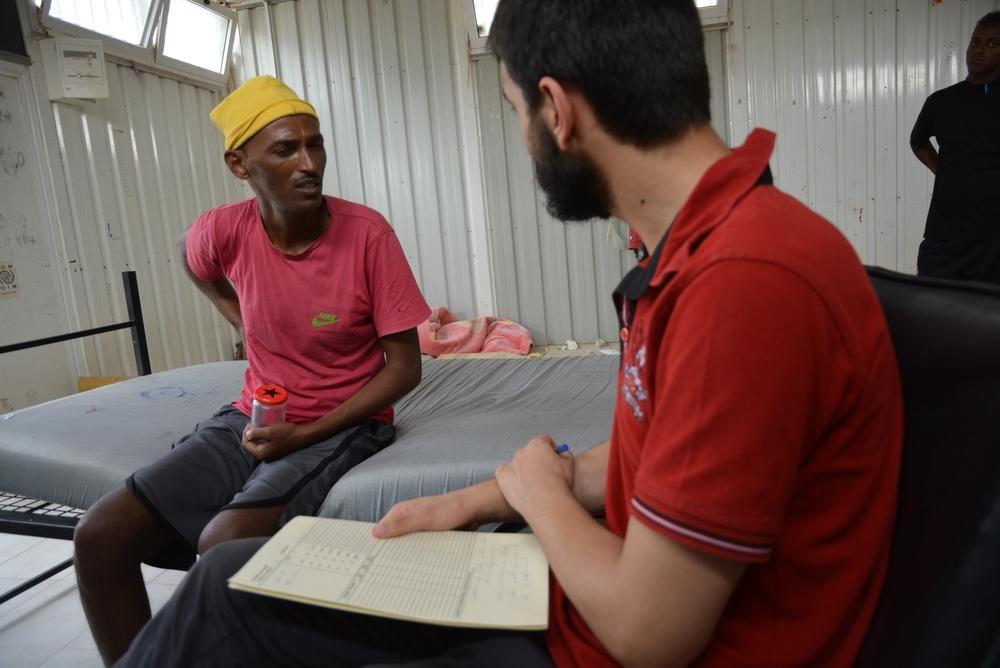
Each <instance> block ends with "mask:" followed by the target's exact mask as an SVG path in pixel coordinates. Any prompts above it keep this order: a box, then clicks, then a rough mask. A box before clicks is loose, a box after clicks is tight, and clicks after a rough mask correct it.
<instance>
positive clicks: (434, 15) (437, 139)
mask: <svg viewBox="0 0 1000 668" xmlns="http://www.w3.org/2000/svg"><path fill="white" fill-rule="evenodd" d="M461 11H462V5H461V3H460V2H454V1H449V0H420V1H419V2H384V1H382V0H298V1H296V2H286V3H281V4H277V5H273V6H270V7H260V8H256V9H252V10H247V11H242V12H240V19H239V21H240V30H241V34H240V53H239V55H238V63H239V71H238V73H237V74H238V77H239V78H240V79H241V80H242V79H245V78H247V77H250V76H254V75H257V74H274V75H277V76H279V77H281V78H282V79H283V80H284V81H285V82H286V83H288V84H289V85H290V86H292V87H293V88H294V89H295V90H296V91H298V92H299V93H300V94H302V95H303V96H304V97H305V98H306V99H308V100H309V101H310V102H311V103H312V104H313V105H314V106H315V107H316V111H317V113H318V114H319V117H320V125H321V127H322V128H323V130H324V135H325V138H326V140H327V155H328V162H327V170H326V174H325V177H324V184H325V190H326V191H327V192H329V193H331V194H334V195H337V196H340V197H344V198H346V199H350V200H353V201H358V202H363V203H364V204H367V205H368V206H371V207H373V208H375V209H377V210H378V211H380V212H382V213H383V214H384V215H385V216H386V218H387V219H388V220H389V222H390V223H391V224H392V226H393V227H394V228H395V230H396V234H397V236H398V237H399V240H400V242H401V243H402V245H403V249H404V250H405V252H406V256H407V258H408V260H409V262H410V266H411V267H412V269H413V273H414V275H415V276H416V277H417V280H418V282H419V283H420V286H421V288H422V290H423V292H424V295H425V297H426V298H427V300H428V301H429V302H431V303H432V304H433V305H447V306H448V307H449V308H451V309H452V310H453V311H455V312H456V313H458V314H460V315H463V316H471V315H475V314H476V313H477V297H479V296H477V294H476V281H475V276H474V272H473V267H472V262H473V250H472V246H471V243H470V230H469V225H470V223H469V215H468V212H467V206H466V195H467V191H468V187H469V185H468V183H467V182H466V176H465V171H464V167H463V165H464V161H465V160H466V159H467V156H466V155H465V154H464V153H463V152H464V151H465V147H464V146H463V145H462V125H461V123H462V121H461V118H460V106H461V99H460V98H461V92H462V91H461V90H459V86H461V85H466V86H468V85H471V84H470V83H469V82H468V77H467V70H466V65H467V64H466V63H463V62H456V60H455V58H454V57H453V54H454V53H455V52H456V51H458V50H459V49H458V48H456V47H460V46H461V44H458V45H456V40H462V39H463V36H462V35H459V34H456V33H455V31H454V30H452V25H453V24H455V23H459V22H457V21H456V20H455V18H456V17H454V16H453V13H454V12H461ZM268 45H273V53H274V56H273V59H271V57H269V56H267V54H266V52H267V51H268V49H269V48H270V47H269V46H268Z"/></svg>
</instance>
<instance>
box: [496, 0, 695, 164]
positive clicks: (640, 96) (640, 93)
mask: <svg viewBox="0 0 1000 668" xmlns="http://www.w3.org/2000/svg"><path fill="white" fill-rule="evenodd" d="M489 45H490V47H491V48H492V49H493V51H494V53H496V55H497V57H498V58H499V59H500V60H501V61H502V62H503V63H504V65H505V66H506V67H507V72H508V73H509V74H510V76H511V78H512V79H513V80H514V82H515V83H517V85H518V86H520V87H521V89H522V91H523V93H524V97H525V100H526V101H527V103H528V107H529V109H530V110H531V111H532V112H534V111H536V110H537V109H538V106H539V104H540V103H541V92H540V91H539V90H538V81H539V80H540V79H541V78H542V77H544V76H550V77H552V78H554V79H556V80H557V81H559V82H560V83H565V84H571V85H573V86H575V87H576V88H577V89H579V90H580V92H581V93H582V94H583V95H584V96H585V97H586V98H587V100H588V101H589V102H590V104H591V105H592V106H593V108H594V111H595V113H596V114H597V118H598V119H599V120H600V122H601V124H602V125H603V126H604V128H605V129H606V130H607V131H608V132H609V133H611V134H612V135H614V136H615V137H617V138H618V139H620V140H622V141H626V142H629V143H631V144H634V145H636V146H638V147H640V148H649V147H652V146H657V145H661V144H665V143H668V142H670V141H672V140H674V139H676V138H677V137H679V136H680V135H681V134H682V133H683V132H684V131H685V130H687V129H688V128H689V127H691V126H693V125H701V124H704V123H708V122H709V121H710V120H711V116H712V115H711V111H710V108H709V96H710V93H709V83H708V66H707V65H706V63H705V42H704V36H703V35H702V27H701V18H700V16H699V14H698V10H697V8H696V7H695V5H694V0H501V1H500V4H499V6H498V7H497V10H496V14H495V16H494V19H493V24H492V26H491V28H490V37H489Z"/></svg>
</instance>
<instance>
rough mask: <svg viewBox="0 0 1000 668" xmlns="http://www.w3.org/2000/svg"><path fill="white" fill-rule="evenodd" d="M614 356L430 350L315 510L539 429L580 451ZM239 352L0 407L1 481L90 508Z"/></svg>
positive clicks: (374, 504) (441, 479)
mask: <svg viewBox="0 0 1000 668" xmlns="http://www.w3.org/2000/svg"><path fill="white" fill-rule="evenodd" d="M618 359H619V358H618V357H616V356H604V355H598V356H592V357H564V358H542V359H538V360H532V359H461V360H427V361H425V362H424V374H423V382H422V383H421V384H420V386H419V387H418V388H417V389H416V390H414V391H413V392H411V393H410V394H409V395H408V396H407V397H405V398H404V399H402V400H401V401H400V402H399V403H398V404H397V418H396V423H397V427H398V434H397V439H396V442H395V443H394V444H393V445H392V446H390V447H389V448H387V449H386V450H384V451H382V452H381V453H379V454H378V455H376V456H374V457H372V458H371V459H369V460H368V461H366V462H364V463H362V464H361V465H359V466H357V467H356V468H355V469H353V470H352V471H351V472H349V473H348V474H347V475H346V476H344V477H343V478H342V479H341V480H340V482H338V483H337V484H336V485H335V486H334V488H333V489H332V490H331V491H330V494H329V496H328V497H327V499H326V501H325V502H324V503H323V505H322V507H321V509H320V512H319V514H321V515H330V516H337V517H345V518H349V519H360V520H369V521H374V520H376V519H378V518H379V517H381V516H382V515H383V514H385V512H386V511H387V510H388V509H389V508H390V507H392V505H393V504H394V503H395V502H397V501H400V500H403V499H408V498H413V497H416V496H423V495H427V494H436V493H440V492H443V491H447V490H451V489H457V488H460V487H464V486H467V485H469V484H472V483H475V482H478V481H480V480H483V479H486V478H489V477H491V476H492V474H493V469H494V468H495V467H496V464H498V463H500V462H503V461H506V460H507V459H509V458H510V456H511V454H513V452H514V451H515V450H516V449H517V448H518V447H520V446H521V445H522V444H523V443H524V442H525V441H527V440H528V439H529V438H531V437H532V436H534V435H536V434H539V433H543V432H547V433H550V434H552V435H553V437H554V438H555V439H556V440H558V441H566V442H568V443H570V444H571V445H572V446H573V447H574V450H576V451H582V450H584V449H586V448H588V447H590V446H592V445H594V444H596V443H598V442H600V441H602V440H604V439H606V438H607V437H608V435H609V433H610V428H611V416H612V410H613V407H614V392H615V375H616V372H617V368H618ZM244 368H245V363H244V362H218V363H213V364H202V365H198V366H193V367H186V368H182V369H175V370H172V371H166V372H162V373H157V374H153V375H151V376H145V377H141V378H136V379H133V380H129V381H125V382H122V383H118V384H115V385H110V386H107V387H102V388H99V389H96V390H91V391H90V392H84V393H81V394H77V395H73V396H70V397H66V398H64V399H59V400H57V401H52V402H49V403H46V404H41V405H39V406H33V407H31V408H26V409H23V410H19V411H15V412H13V413H8V414H6V415H2V416H0V490H4V491H9V492H15V493H17V494H20V495H23V496H29V497H32V498H38V499H45V500H48V501H53V502H57V503H61V504H65V505H69V506H74V507H78V508H88V507H89V506H90V505H92V504H93V503H94V502H95V501H96V500H97V499H98V498H100V497H101V496H102V495H103V494H105V493H106V492H108V491H110V490H111V489H113V488H114V487H116V486H118V485H121V484H122V482H123V481H124V480H125V478H126V477H128V475H129V474H130V473H132V471H134V470H135V469H136V468H138V467H140V466H143V465H144V464H146V463H148V462H150V461H153V460H154V459H156V458H157V457H159V456H161V455H163V454H164V453H165V452H167V451H168V450H169V449H170V444H171V443H172V442H173V441H174V440H176V439H177V438H179V437H180V436H183V435H184V434H186V433H188V432H190V431H191V429H192V428H193V427H194V426H195V424H196V423H197V422H198V420H200V419H203V418H205V417H207V416H208V415H210V414H212V413H213V412H214V411H215V410H217V409H218V408H220V407H221V406H223V405H224V404H226V403H229V402H231V401H233V400H234V399H235V398H237V397H238V395H239V390H240V387H241V384H242V376H243V370H244Z"/></svg>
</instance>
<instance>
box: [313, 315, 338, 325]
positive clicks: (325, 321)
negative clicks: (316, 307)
mask: <svg viewBox="0 0 1000 668" xmlns="http://www.w3.org/2000/svg"><path fill="white" fill-rule="evenodd" d="M337 320H338V318H337V316H335V315H334V314H332V313H317V314H316V316H315V317H314V318H313V322H312V325H313V327H329V326H330V325H332V324H334V323H335V322H337Z"/></svg>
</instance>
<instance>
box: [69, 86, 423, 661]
mask: <svg viewBox="0 0 1000 668" xmlns="http://www.w3.org/2000/svg"><path fill="white" fill-rule="evenodd" d="M211 117H212V121H213V122H214V123H215V124H216V125H217V126H218V128H219V130H220V131H221V132H222V133H223V135H224V136H225V149H226V151H225V162H226V165H227V167H228V168H229V170H230V171H231V172H232V173H233V175H235V176H236V177H237V178H239V179H242V180H244V181H246V182H247V183H249V185H250V187H251V188H252V189H253V191H254V194H255V195H256V196H255V197H253V198H250V199H248V200H245V201H243V202H237V203H235V204H228V205H225V206H221V207H218V208H216V209H212V210H210V211H207V212H205V213H203V214H202V215H201V216H199V217H198V219H197V221H195V223H194V225H192V226H191V227H190V228H189V229H188V230H187V231H185V233H184V234H183V235H182V236H181V238H180V239H179V240H178V247H179V249H180V253H181V257H182V258H183V260H184V267H185V269H186V271H187V273H188V275H189V277H190V278H191V280H192V281H193V282H194V284H195V285H197V286H198V288H199V289H200V290H201V291H202V292H203V293H205V295H206V296H207V297H208V298H209V300H211V302H212V303H213V304H214V305H215V307H216V308H217V309H218V310H219V312H220V313H222V315H223V316H224V317H225V318H226V319H227V320H228V321H229V322H230V323H231V324H232V325H233V327H235V328H236V330H237V331H238V332H240V333H241V335H242V337H243V339H244V342H245V346H246V353H247V358H248V360H249V366H248V368H247V371H246V374H245V378H244V385H243V392H242V396H241V397H240V399H239V400H238V401H236V402H235V403H234V404H233V405H230V406H225V407H223V408H222V409H221V410H220V411H219V412H218V413H216V414H215V415H214V416H212V417H210V418H209V419H207V420H205V421H203V422H201V423H199V424H198V426H197V427H196V429H195V431H194V432H193V433H192V434H190V435H188V436H186V437H185V438H183V439H181V440H180V441H179V442H178V443H175V444H174V446H173V448H172V450H171V451H170V453H169V454H167V455H166V456H165V457H163V458H161V459H160V460H159V461H157V462H155V463H153V464H151V465H150V466H147V467H145V468H142V469H140V470H138V471H136V472H135V473H134V474H133V475H132V476H131V477H130V478H129V479H128V480H127V481H126V484H125V485H124V486H122V487H121V488H119V489H117V490H115V491H113V492H111V493H110V494H108V495H107V496H105V497H104V498H102V499H101V500H100V501H98V503H97V504H95V505H94V506H93V507H92V508H91V509H90V510H89V511H88V512H87V514H86V516H85V518H84V519H83V521H81V523H80V525H79V526H78V528H77V530H76V536H75V540H74V542H75V546H76V567H77V576H78V579H79V584H80V595H81V598H82V601H83V605H84V610H85V611H86V613H87V618H88V620H89V622H90V626H91V630H92V631H93V635H94V640H95V641H96V642H97V646H98V649H99V650H100V652H101V655H102V657H103V658H104V660H105V661H106V662H108V663H112V662H114V661H115V660H117V659H118V658H119V657H120V656H121V655H122V654H123V653H124V652H125V650H126V649H127V648H128V646H129V643H130V642H131V641H132V638H133V637H134V636H135V634H136V633H137V632H138V631H139V629H140V628H142V626H143V624H145V623H146V621H147V620H148V619H149V616H150V608H149V601H148V597H147V595H146V591H145V588H144V586H143V581H142V574H141V572H140V563H141V562H144V561H145V562H147V563H153V564H157V565H166V566H173V567H175V568H176V567H178V566H179V567H188V566H190V564H191V563H193V561H194V558H195V555H196V554H200V553H203V552H204V551H205V550H207V549H208V548H210V547H212V546H213V545H216V544H218V543H220V542H223V541H226V540H230V539H233V538H241V537H250V536H267V535H270V534H272V533H273V532H274V531H275V530H276V529H277V528H278V527H280V526H281V524H283V523H284V522H285V521H286V520H287V519H289V518H291V517H293V516H295V515H300V514H313V513H315V512H316V510H317V509H318V508H319V506H320V504H321V503H322V501H323V499H324V498H325V496H326V494H327V492H328V491H329V489H330V487H331V486H332V485H333V483H334V482H336V481H337V479H339V478H340V476H342V475H343V474H344V473H345V472H346V471H347V470H349V469H350V468H351V467H352V466H355V465H356V464H358V463H360V462H361V461H363V460H364V459H366V458H367V457H369V456H371V455H373V454H375V453H376V452H378V451H379V450H381V449H382V448H384V447H385V446H387V445H388V444H389V443H390V442H391V441H392V439H393V437H394V434H395V431H394V429H393V426H392V420H393V411H392V403H393V402H394V401H396V400H398V399H399V398H400V397H402V396H403V395H405V394H406V393H407V392H409V391H410V390H412V389H413V388H414V387H416V385H417V384H418V383H419V382H420V350H419V344H418V341H417V334H416V326H417V325H418V324H419V323H421V322H423V321H424V320H425V319H426V318H427V316H428V314H429V311H430V310H429V308H428V307H427V304H426V303H425V302H424V299H423V297H422V296H421V294H420V290H419V288H418V287H417V284H416V281H415V280H414V278H413V274H412V272H411V271H410V268H409V265H408V264H407V261H406V257H405V255H404V254H403V250H402V247H401V246H400V244H399V241H398V239H397V238H396V235H395V234H394V232H393V230H392V228H391V227H389V225H388V223H387V222H386V221H385V219H384V218H383V217H382V216H381V215H380V214H379V213H378V212H376V211H373V210H372V209H369V208H367V207H365V206H362V205H360V204H354V203H351V202H347V201H344V200H341V199H337V198H334V197H329V196H324V195H323V192H322V183H323V170H324V168H325V166H326V151H325V150H324V148H323V135H322V134H321V133H320V128H319V120H318V118H317V115H316V111H315V110H314V109H313V107H312V105H310V104H309V103H308V102H306V101H305V100H302V99H300V98H299V97H298V95H296V94H295V92H294V91H292V90H291V89H290V88H288V87H287V86H286V85H285V84H284V83H282V82H281V81H279V80H277V79H275V78H273V77H268V76H262V77H256V78H253V79H250V80H249V81H247V82H246V83H244V84H243V85H242V86H240V87H239V88H238V89H237V90H235V91H234V92H233V93H232V94H231V95H229V96H228V97H227V98H226V99H224V100H223V101H222V102H221V103H220V104H219V105H218V106H217V107H216V108H215V109H214V110H212V113H211ZM264 385H277V386H280V387H281V388H282V389H284V390H285V392H287V397H288V399H287V408H286V417H285V419H284V420H282V421H279V422H277V423H275V424H269V425H266V426H261V425H259V424H257V423H256V422H255V423H254V424H251V414H252V410H253V403H254V390H255V388H259V387H261V386H264Z"/></svg>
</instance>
